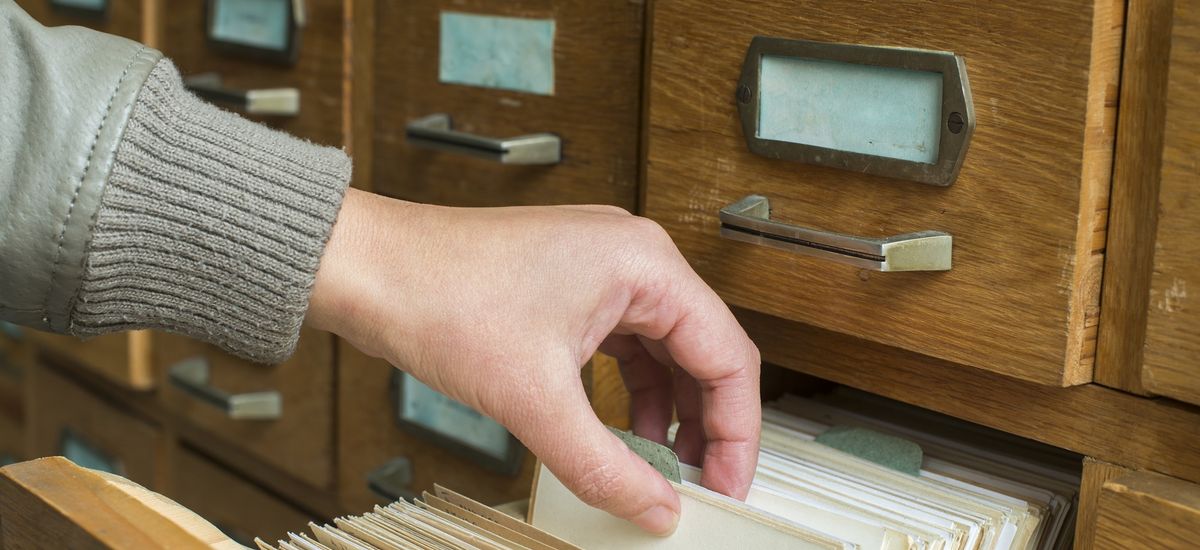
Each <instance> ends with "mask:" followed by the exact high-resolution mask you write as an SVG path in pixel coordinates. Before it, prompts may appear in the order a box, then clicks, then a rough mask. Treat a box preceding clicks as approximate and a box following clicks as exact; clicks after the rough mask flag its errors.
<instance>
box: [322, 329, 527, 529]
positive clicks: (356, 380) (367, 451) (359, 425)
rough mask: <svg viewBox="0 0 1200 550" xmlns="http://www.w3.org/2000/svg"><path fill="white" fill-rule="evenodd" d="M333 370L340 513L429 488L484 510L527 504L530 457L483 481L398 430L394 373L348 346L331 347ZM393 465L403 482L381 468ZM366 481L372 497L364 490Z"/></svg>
mask: <svg viewBox="0 0 1200 550" xmlns="http://www.w3.org/2000/svg"><path fill="white" fill-rule="evenodd" d="M338 365H339V369H338V407H339V411H338V470H339V474H338V491H339V493H340V500H341V504H342V506H344V507H345V508H346V509H349V510H366V509H369V508H370V506H372V505H374V504H379V503H383V502H388V501H391V500H395V499H396V498H399V497H401V496H404V494H403V493H404V492H409V493H415V494H418V495H419V494H421V491H432V490H433V484H434V483H439V484H441V485H444V486H446V487H449V488H451V489H454V490H458V491H462V492H463V493H464V494H470V495H471V497H472V498H474V499H476V500H479V501H481V502H484V503H487V504H500V503H504V502H510V501H513V500H518V499H522V498H528V497H529V487H530V483H531V482H532V480H533V465H534V461H535V460H534V457H533V455H532V454H531V453H528V452H527V453H525V455H524V459H523V461H522V464H521V467H520V471H519V473H518V474H517V475H515V476H508V475H503V474H497V473H490V472H488V471H486V470H484V469H483V468H482V467H480V466H479V465H478V464H477V463H475V462H473V461H472V460H470V459H469V458H464V457H463V456H462V455H459V454H455V453H454V452H452V451H451V450H450V449H448V448H447V447H445V446H443V445H441V444H439V443H436V442H433V441H431V440H430V439H428V438H425V437H421V436H417V435H414V434H413V433H412V432H410V431H406V430H403V429H401V428H400V426H399V424H398V421H397V403H396V399H395V393H394V390H393V378H392V377H393V373H394V372H396V369H394V368H392V367H391V366H390V365H388V364H387V363H385V362H383V361H380V360H377V359H372V358H370V357H367V356H366V355H363V354H362V353H360V352H358V351H357V350H355V349H353V348H352V347H351V346H350V345H349V344H343V345H341V346H339V361H338ZM397 459H407V461H408V468H409V470H408V471H409V473H410V475H408V476H406V475H405V474H404V473H403V468H398V467H393V468H392V469H390V470H389V469H386V468H385V466H388V465H389V464H392V465H395V464H396V462H395V461H396V460H397ZM406 477H407V478H408V480H407V482H405V478H406ZM372 479H374V480H375V485H376V487H377V488H378V489H377V490H375V489H372V488H371V487H370V480H372ZM385 494H386V496H385Z"/></svg>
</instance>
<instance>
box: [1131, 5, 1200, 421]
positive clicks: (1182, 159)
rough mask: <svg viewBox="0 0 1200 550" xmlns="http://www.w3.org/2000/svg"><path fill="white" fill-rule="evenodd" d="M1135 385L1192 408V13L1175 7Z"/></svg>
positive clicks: (1195, 242)
mask: <svg viewBox="0 0 1200 550" xmlns="http://www.w3.org/2000/svg"><path fill="white" fill-rule="evenodd" d="M1170 59H1171V62H1170V69H1169V76H1168V80H1167V92H1166V105H1165V111H1166V112H1165V114H1166V118H1165V123H1164V127H1165V130H1164V132H1165V133H1164V136H1163V151H1162V164H1161V174H1162V175H1161V178H1162V179H1161V182H1160V185H1161V187H1160V190H1159V197H1158V209H1157V211H1158V239H1157V242H1156V244H1155V246H1154V269H1153V272H1152V275H1151V279H1150V303H1149V309H1150V311H1149V317H1148V319H1147V323H1146V345H1145V364H1144V367H1143V370H1142V376H1141V381H1142V385H1143V386H1144V387H1145V388H1146V389H1147V390H1148V391H1150V392H1152V393H1157V394H1161V395H1167V396H1171V397H1174V398H1177V399H1181V400H1184V401H1188V402H1191V403H1195V404H1200V307H1197V306H1196V305H1195V304H1194V303H1193V301H1194V298H1190V297H1189V296H1188V290H1189V288H1190V289H1191V291H1192V292H1193V293H1195V292H1196V289H1200V200H1198V198H1197V195H1196V184H1197V181H1200V88H1197V87H1196V83H1197V82H1198V81H1200V6H1198V5H1196V3H1195V2H1176V3H1175V16H1174V24H1173V30H1172V32H1171V54H1170Z"/></svg>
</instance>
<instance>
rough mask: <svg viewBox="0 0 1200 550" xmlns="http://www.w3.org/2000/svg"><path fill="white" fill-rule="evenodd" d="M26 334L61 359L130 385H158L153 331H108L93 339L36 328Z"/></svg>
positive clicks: (119, 383) (127, 385)
mask: <svg viewBox="0 0 1200 550" xmlns="http://www.w3.org/2000/svg"><path fill="white" fill-rule="evenodd" d="M26 334H28V335H29V339H30V340H31V341H32V342H34V344H35V345H36V346H37V347H38V348H39V349H40V350H42V352H43V353H45V354H48V355H49V356H50V357H52V358H54V359H55V360H57V361H66V362H69V363H71V364H72V365H75V366H77V367H82V368H85V369H87V370H89V371H92V372H95V373H96V374H99V375H100V376H102V377H104V378H105V379H107V380H109V381H112V382H114V383H116V384H118V385H120V386H123V387H126V388H129V389H134V390H149V389H152V388H153V387H154V384H155V380H154V372H153V370H152V368H151V365H150V349H149V345H150V341H149V334H148V333H146V332H144V331H135V332H122V333H117V334H106V335H104V336H97V337H95V338H91V339H89V340H80V339H78V338H75V337H72V336H63V335H60V334H52V333H48V332H38V331H32V330H31V331H26Z"/></svg>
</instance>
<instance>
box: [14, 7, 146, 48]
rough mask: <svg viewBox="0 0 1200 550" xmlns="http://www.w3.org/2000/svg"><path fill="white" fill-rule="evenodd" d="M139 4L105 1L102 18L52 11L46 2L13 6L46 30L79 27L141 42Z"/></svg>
mask: <svg viewBox="0 0 1200 550" xmlns="http://www.w3.org/2000/svg"><path fill="white" fill-rule="evenodd" d="M142 1H143V0H109V2H108V13H107V14H106V15H105V16H103V17H94V16H92V15H90V14H86V13H77V12H71V11H64V10H61V9H56V8H55V7H53V6H51V5H50V0H17V5H18V6H21V8H22V9H24V10H25V11H26V13H28V14H29V15H31V16H33V18H34V19H36V20H37V21H38V22H39V23H41V24H43V25H46V26H47V27H57V26H60V25H79V26H82V27H88V28H92V29H96V30H98V31H102V32H106V33H109V34H115V35H118V36H124V37H125V38H128V39H130V40H137V41H138V42H141V41H142V13H143V10H142Z"/></svg>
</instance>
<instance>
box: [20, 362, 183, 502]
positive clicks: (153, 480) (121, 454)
mask: <svg viewBox="0 0 1200 550" xmlns="http://www.w3.org/2000/svg"><path fill="white" fill-rule="evenodd" d="M29 376H30V377H31V378H30V394H29V398H30V406H29V418H28V424H27V426H28V429H29V430H30V431H31V432H32V436H31V442H32V443H31V444H32V449H31V454H32V456H35V457H41V456H54V455H61V456H65V457H67V458H68V459H70V460H71V461H73V462H75V463H76V464H78V465H80V466H85V467H88V468H93V469H99V470H106V471H109V472H112V473H116V474H118V475H121V476H124V477H127V478H129V479H131V480H133V481H136V482H137V483H139V484H141V485H144V486H146V487H148V488H150V489H158V488H160V487H161V485H162V483H161V481H162V479H163V477H162V476H163V474H164V472H163V471H162V462H163V454H162V453H163V449H165V447H166V443H165V441H166V440H165V436H164V435H163V432H162V431H161V430H160V429H159V428H158V427H156V426H154V425H152V424H150V423H148V422H146V421H144V420H141V419H139V418H137V417H135V416H132V415H130V414H128V413H127V412H125V411H122V410H121V409H119V408H117V407H116V406H115V405H113V404H111V403H110V402H108V401H105V400H104V399H102V398H100V397H98V396H97V395H95V394H93V393H92V392H90V391H88V390H87V389H86V388H84V387H83V386H80V385H79V384H77V383H76V382H74V381H73V380H71V379H69V378H67V377H65V376H63V375H61V374H59V373H58V372H56V371H55V370H53V369H51V368H49V367H46V366H43V365H34V368H32V369H31V371H30V372H29Z"/></svg>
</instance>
